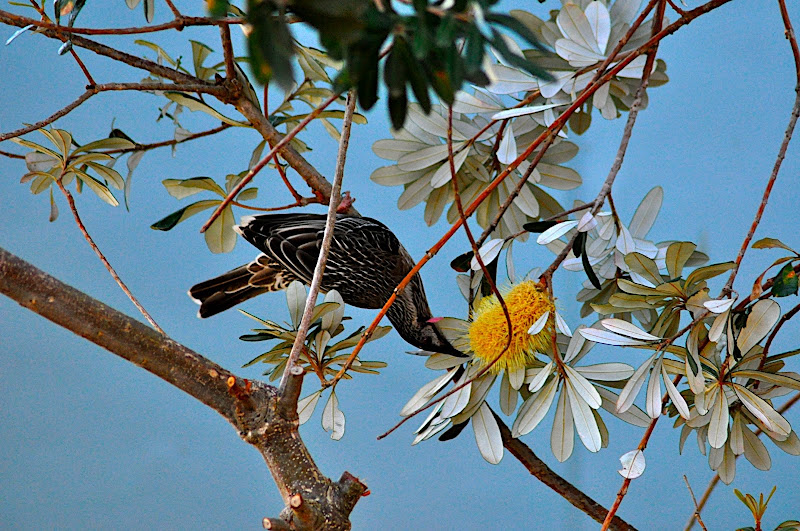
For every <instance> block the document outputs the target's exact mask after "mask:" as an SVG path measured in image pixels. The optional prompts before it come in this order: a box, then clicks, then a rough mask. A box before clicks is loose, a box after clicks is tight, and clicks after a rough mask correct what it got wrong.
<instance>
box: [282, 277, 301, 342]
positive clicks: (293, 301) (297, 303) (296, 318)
mask: <svg viewBox="0 0 800 531" xmlns="http://www.w3.org/2000/svg"><path fill="white" fill-rule="evenodd" d="M305 304H306V288H305V286H303V283H302V282H299V281H297V280H293V281H292V282H291V284H289V286H288V287H287V288H286V305H287V307H288V308H289V317H291V319H292V326H293V327H294V330H297V327H299V326H300V321H301V320H302V318H303V309H304V308H305Z"/></svg>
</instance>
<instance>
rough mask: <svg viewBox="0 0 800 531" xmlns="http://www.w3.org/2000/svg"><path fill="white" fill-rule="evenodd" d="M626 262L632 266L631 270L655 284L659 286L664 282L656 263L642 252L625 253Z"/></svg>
mask: <svg viewBox="0 0 800 531" xmlns="http://www.w3.org/2000/svg"><path fill="white" fill-rule="evenodd" d="M625 263H626V264H627V265H628V267H630V268H631V271H633V272H635V273H638V274H639V275H641V276H642V277H643V278H644V279H645V280H647V281H648V282H650V283H651V284H652V285H653V286H659V285H661V284H662V283H663V282H664V281H663V280H662V278H661V274H660V273H659V272H658V266H657V265H656V263H655V262H654V261H653V260H652V259H650V258H648V257H646V256H645V255H643V254H641V253H630V254H627V255H625Z"/></svg>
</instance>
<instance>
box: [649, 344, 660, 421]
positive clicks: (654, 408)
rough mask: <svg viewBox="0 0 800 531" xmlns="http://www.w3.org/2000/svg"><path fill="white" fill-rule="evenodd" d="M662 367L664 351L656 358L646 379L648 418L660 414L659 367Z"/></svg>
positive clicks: (656, 416)
mask: <svg viewBox="0 0 800 531" xmlns="http://www.w3.org/2000/svg"><path fill="white" fill-rule="evenodd" d="M663 367H664V353H663V352H662V353H661V355H660V356H659V357H658V360H656V364H655V366H654V367H653V370H652V371H650V379H649V380H648V381H647V395H646V397H645V398H646V406H647V407H646V408H645V409H646V410H647V414H648V415H650V418H652V419H657V418H658V417H660V416H661V409H662V407H661V369H662V368H663Z"/></svg>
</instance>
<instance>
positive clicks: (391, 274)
mask: <svg viewBox="0 0 800 531" xmlns="http://www.w3.org/2000/svg"><path fill="white" fill-rule="evenodd" d="M324 230H325V216H324V215H316V214H267V215H261V216H249V217H245V218H242V224H241V225H239V226H238V227H236V231H237V232H238V233H239V234H241V235H242V236H243V237H244V238H245V239H246V240H247V241H248V242H250V243H251V244H253V245H254V246H255V247H256V248H258V249H259V250H260V251H262V253H264V254H261V255H259V256H258V257H257V258H256V259H255V260H254V261H252V262H250V263H249V264H247V265H243V266H241V267H237V268H236V269H234V270H232V271H229V272H227V273H225V274H223V275H221V276H219V277H216V278H213V279H211V280H207V281H206V282H202V283H200V284H197V285H195V286H193V287H192V288H191V290H189V294H190V295H191V297H192V298H193V299H195V300H196V301H197V302H198V303H200V312H199V316H200V317H210V316H212V315H215V314H217V313H219V312H222V311H224V310H227V309H228V308H231V307H233V306H235V305H237V304H239V303H240V302H243V301H245V300H247V299H250V298H251V297H255V296H256V295H260V294H262V293H266V292H268V291H278V290H281V289H285V288H286V286H288V285H289V283H291V282H292V281H293V280H299V281H301V282H303V283H305V284H310V283H311V278H312V276H313V274H314V267H315V266H316V264H317V258H318V256H319V248H320V245H321V243H322V235H323V233H324ZM413 266H414V261H413V260H412V259H411V256H410V255H409V254H408V252H407V251H406V250H405V249H404V248H403V246H402V245H401V244H400V242H399V241H398V239H397V237H396V236H395V235H394V234H393V233H392V231H390V230H389V229H388V228H386V226H385V225H383V224H382V223H380V222H379V221H376V220H374V219H371V218H359V217H352V216H345V215H341V214H340V215H338V216H337V219H336V223H335V225H334V232H333V240H332V241H331V249H330V253H329V254H328V261H327V265H326V267H325V274H324V275H323V276H322V284H321V291H323V292H327V291H329V290H331V289H335V290H336V291H338V292H339V293H340V294H341V296H342V299H343V300H344V302H345V303H347V304H350V305H352V306H357V307H359V308H381V307H382V306H383V305H384V304H385V302H386V300H387V299H388V298H389V297H390V296H391V295H392V293H393V292H394V288H395V286H397V284H398V283H399V282H400V281H401V280H402V279H403V278H404V277H405V276H406V275H407V274H408V272H409V271H411V269H412V267H413ZM386 315H387V317H388V318H389V320H390V321H391V322H392V324H393V325H394V327H395V328H396V329H397V332H398V333H399V334H400V336H401V337H402V338H403V339H405V340H406V341H408V342H409V343H411V344H412V345H414V346H416V347H419V348H422V349H425V350H431V351H435V352H444V353H448V354H453V355H463V354H462V353H460V352H459V351H457V350H456V349H455V348H453V347H452V346H451V345H450V343H448V342H447V340H446V339H445V338H444V336H443V335H442V333H441V331H439V329H438V328H436V326H435V325H434V324H433V323H430V322H429V321H430V319H431V317H432V315H431V310H430V307H429V306H428V299H427V298H426V296H425V289H424V288H423V286H422V279H421V277H420V276H419V274H417V275H415V276H414V277H413V278H412V279H411V281H410V282H409V284H408V286H406V288H405V289H404V290H403V291H402V292H401V293H400V294H398V296H397V299H396V300H395V302H394V304H392V306H391V307H390V308H389V311H388V312H387V314H386Z"/></svg>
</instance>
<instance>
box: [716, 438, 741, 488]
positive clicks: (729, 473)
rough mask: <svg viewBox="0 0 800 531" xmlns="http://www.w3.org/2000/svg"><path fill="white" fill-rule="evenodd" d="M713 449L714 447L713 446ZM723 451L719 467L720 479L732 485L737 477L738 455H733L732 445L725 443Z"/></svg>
mask: <svg viewBox="0 0 800 531" xmlns="http://www.w3.org/2000/svg"><path fill="white" fill-rule="evenodd" d="M712 450H713V448H712ZM721 451H722V463H720V466H719V468H717V474H719V479H721V480H722V482H723V483H725V484H726V485H730V484H731V483H732V482H733V479H734V478H735V477H736V456H735V455H733V452H732V451H731V448H730V446H728V445H725V447H724V448H723V449H722V450H721Z"/></svg>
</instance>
